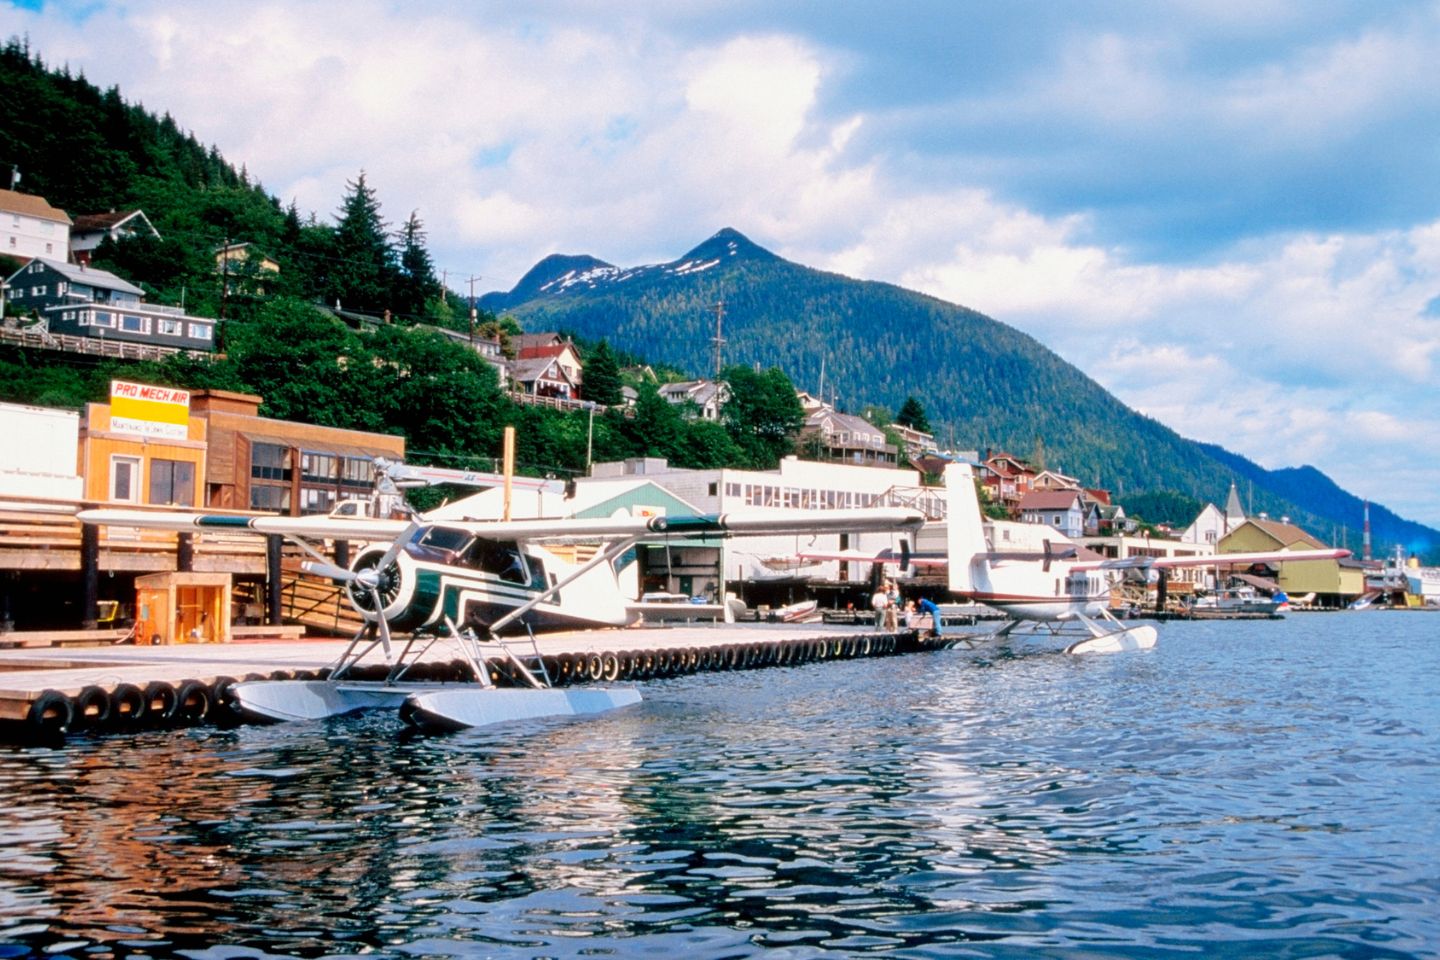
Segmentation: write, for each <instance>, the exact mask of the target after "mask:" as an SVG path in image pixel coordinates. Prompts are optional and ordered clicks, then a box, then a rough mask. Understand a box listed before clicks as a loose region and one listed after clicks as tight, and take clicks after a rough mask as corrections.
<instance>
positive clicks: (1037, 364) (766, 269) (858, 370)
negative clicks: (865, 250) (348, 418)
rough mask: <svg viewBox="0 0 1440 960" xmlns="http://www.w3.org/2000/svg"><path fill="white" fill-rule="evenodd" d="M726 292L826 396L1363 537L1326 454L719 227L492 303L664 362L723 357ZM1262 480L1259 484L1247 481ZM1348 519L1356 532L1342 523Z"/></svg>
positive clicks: (1143, 488) (970, 444)
mask: <svg viewBox="0 0 1440 960" xmlns="http://www.w3.org/2000/svg"><path fill="white" fill-rule="evenodd" d="M721 301H723V302H724V304H725V312H724V330H723V335H724V338H725V340H726V344H725V362H726V363H741V364H750V363H761V364H763V365H765V366H772V365H773V366H779V367H780V368H781V369H783V370H784V371H785V372H786V373H787V374H788V375H789V376H790V377H791V379H792V380H794V381H795V383H796V384H797V385H798V386H801V387H802V388H807V389H810V390H811V391H812V392H813V391H814V390H815V389H817V388H818V385H819V380H820V376H821V361H822V358H823V361H824V364H825V367H824V370H825V374H824V376H825V384H826V387H825V391H826V395H827V399H828V398H829V396H830V393H831V389H832V385H833V387H834V389H835V390H836V391H837V392H838V395H839V399H840V403H841V405H842V407H847V406H848V408H849V409H850V410H852V411H853V410H856V409H858V408H859V407H860V406H862V405H864V404H867V403H876V404H883V405H885V406H888V407H889V408H890V409H891V410H898V409H899V407H900V405H901V404H902V403H903V402H904V400H905V398H906V397H907V396H909V395H912V394H913V395H914V396H916V397H918V398H920V400H921V401H922V402H923V403H924V406H925V409H926V412H927V413H928V415H929V419H930V422H931V423H932V424H934V425H935V427H936V431H937V439H938V440H939V441H941V443H942V444H943V443H945V442H947V441H949V439H950V437H951V436H952V432H951V431H952V429H953V437H954V440H955V443H956V445H957V446H959V447H961V448H979V449H982V450H983V449H985V448H991V449H994V450H1006V451H1009V452H1012V453H1016V454H1019V455H1021V456H1027V455H1029V454H1031V453H1032V451H1034V450H1035V449H1036V446H1037V440H1043V445H1044V451H1045V460H1046V464H1047V465H1048V466H1050V467H1051V468H1053V469H1059V470H1062V471H1064V472H1065V473H1068V474H1070V475H1072V476H1075V477H1078V478H1080V479H1081V480H1082V481H1083V482H1085V483H1087V484H1099V485H1103V486H1105V487H1106V488H1108V489H1110V490H1112V491H1114V492H1115V493H1116V494H1117V495H1118V497H1119V499H1120V501H1121V502H1122V503H1123V502H1124V499H1125V495H1126V494H1139V493H1143V492H1147V491H1160V490H1173V491H1177V492H1179V493H1183V494H1186V495H1188V496H1191V497H1194V498H1195V499H1197V500H1200V501H1202V502H1203V501H1210V502H1215V503H1218V504H1223V502H1224V498H1225V496H1226V494H1227V492H1228V491H1229V489H1230V483H1231V482H1232V481H1235V482H1236V483H1238V484H1239V485H1240V487H1241V489H1242V490H1243V491H1244V492H1245V494H1246V499H1247V501H1248V502H1247V507H1249V508H1251V509H1253V510H1254V511H1255V512H1257V513H1258V512H1261V511H1264V512H1267V513H1269V514H1270V515H1271V516H1274V517H1279V516H1282V515H1288V516H1289V517H1291V519H1292V520H1294V521H1295V522H1296V523H1299V524H1300V525H1302V526H1304V527H1306V528H1307V529H1309V531H1310V532H1311V533H1313V534H1314V535H1315V536H1317V537H1320V538H1322V539H1326V540H1328V539H1330V538H1331V537H1332V536H1337V537H1340V538H1343V539H1345V540H1346V541H1347V543H1348V544H1349V546H1350V547H1351V548H1352V549H1355V550H1356V551H1357V552H1358V548H1359V544H1360V533H1359V531H1360V527H1361V522H1362V521H1361V506H1360V501H1359V500H1358V499H1356V498H1355V497H1353V496H1351V495H1349V494H1347V493H1345V492H1344V491H1342V490H1340V489H1339V488H1338V487H1336V486H1335V485H1334V483H1333V482H1331V481H1330V480H1329V479H1328V478H1326V477H1325V476H1324V475H1323V474H1321V473H1320V472H1319V471H1316V470H1314V469H1313V468H1309V467H1307V468H1303V469H1300V470H1279V471H1267V470H1265V469H1263V468H1262V467H1260V466H1258V465H1256V464H1254V463H1252V462H1251V461H1249V460H1246V459H1245V458H1243V457H1240V456H1237V455H1235V454H1232V453H1229V452H1227V451H1225V450H1223V449H1222V448H1220V447H1215V446H1210V445H1206V444H1201V443H1197V442H1195V441H1192V440H1187V439H1185V438H1184V437H1181V436H1180V435H1179V434H1177V433H1175V431H1173V430H1171V429H1169V428H1168V427H1166V426H1164V425H1162V424H1160V423H1159V422H1157V421H1155V420H1153V419H1151V418H1149V417H1146V416H1143V415H1141V414H1139V413H1136V412H1135V411H1134V410H1131V409H1130V408H1128V407H1126V406H1125V405H1124V404H1123V403H1121V402H1120V401H1119V400H1117V399H1116V398H1115V397H1114V396H1112V395H1111V394H1110V393H1109V392H1107V391H1106V390H1105V389H1104V388H1102V387H1101V386H1100V385H1099V384H1097V383H1096V382H1095V381H1093V380H1091V379H1090V378H1089V377H1087V376H1086V375H1085V374H1084V373H1082V372H1080V371H1079V370H1078V369H1076V368H1075V367H1074V366H1072V365H1070V364H1069V363H1066V362H1065V361H1064V360H1062V359H1060V357H1058V356H1056V355H1055V354H1054V353H1053V352H1051V351H1050V350H1049V349H1047V348H1046V347H1044V346H1043V345H1041V344H1040V343H1039V342H1037V341H1036V340H1035V339H1033V338H1032V337H1029V336H1027V335H1026V334H1023V333H1021V332H1020V331H1018V330H1015V329H1014V328H1012V327H1008V326H1006V325H1005V324H1003V323H1000V322H998V321H996V320H992V319H991V318H989V317H986V316H984V315H983V314H980V313H977V312H976V311H974V310H969V309H966V308H965V307H960V306H956V305H954V304H951V303H946V302H944V301H942V300H938V299H936V298H934V297H929V296H926V295H924V294H920V293H915V292H913V291H910V290H905V289H902V288H900V287H897V286H894V285H892V284H888V283H877V282H873V281H862V280H853V279H850V278H848V277H843V276H840V275H838V274H834V273H826V272H824V271H820V270H814V269H811V268H809V267H804V266H801V265H799V264H795V263H790V262H789V261H786V260H783V259H781V258H780V257H777V256H776V255H775V254H773V253H771V252H769V251H768V250H765V249H763V248H761V247H759V246H757V245H756V244H754V243H752V242H751V241H750V240H748V239H747V238H745V237H744V236H743V235H741V234H740V233H738V232H736V231H735V230H731V229H725V230H721V231H720V232H719V233H717V234H716V235H715V236H713V237H711V238H710V239H709V240H706V241H705V242H704V243H702V244H700V245H699V246H698V247H696V248H695V249H693V250H691V251H690V252H689V253H687V254H685V255H684V256H683V257H680V258H679V259H678V260H674V261H672V262H670V263H662V264H653V265H649V266H643V267H635V268H629V269H622V268H619V267H615V266H613V265H611V264H608V263H606V262H604V261H603V260H598V259H596V258H595V257H591V256H560V255H556V256H551V257H547V258H545V259H544V260H542V261H540V262H539V263H538V264H536V265H535V267H534V268H533V269H531V270H530V271H529V272H528V273H527V274H526V275H525V276H524V277H523V278H521V280H520V282H519V283H518V284H516V286H515V288H514V289H513V290H511V291H510V292H508V293H490V294H487V295H485V296H484V297H483V298H481V304H482V305H483V306H484V307H485V308H487V309H488V310H491V311H494V312H497V313H499V312H505V313H508V314H510V315H512V316H514V317H516V318H517V319H519V320H520V321H521V322H522V324H523V325H524V326H525V327H526V329H529V330H564V331H568V332H572V333H574V334H575V335H577V336H580V337H583V338H586V339H590V340H599V339H601V338H606V339H608V340H609V341H610V343H611V345H612V346H614V347H616V348H618V349H620V350H624V351H628V352H630V353H634V354H638V355H641V356H645V357H647V358H648V359H649V360H651V361H652V362H656V363H665V364H670V365H673V366H676V367H679V368H681V369H685V370H690V371H694V372H697V373H698V372H703V371H708V370H712V369H713V367H714V354H713V349H714V348H713V345H712V342H711V338H712V337H713V336H714V335H715V305H716V304H717V303H719V302H721ZM1252 486H1253V490H1252V489H1249V488H1250V487H1252ZM1371 522H1372V528H1373V531H1374V537H1375V541H1376V543H1377V544H1378V543H1392V544H1393V543H1403V544H1405V545H1406V546H1407V547H1409V548H1410V549H1413V550H1418V551H1420V552H1423V553H1428V554H1431V555H1432V556H1433V555H1435V554H1436V553H1437V552H1440V532H1437V531H1435V530H1432V529H1430V528H1428V527H1424V526H1422V525H1420V524H1417V523H1411V522H1408V521H1405V520H1401V519H1400V518H1398V517H1396V516H1395V515H1394V514H1393V513H1391V512H1390V511H1388V510H1385V509H1384V508H1382V507H1376V506H1372V507H1371ZM1342 528H1348V532H1342Z"/></svg>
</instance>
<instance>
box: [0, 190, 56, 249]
mask: <svg viewBox="0 0 1440 960" xmlns="http://www.w3.org/2000/svg"><path fill="white" fill-rule="evenodd" d="M70 226H71V222H70V217H69V216H67V215H66V213H65V211H64V210H60V209H57V208H55V207H52V206H50V204H49V202H48V201H47V200H46V199H45V198H44V197H37V196H34V195H32V194H28V193H18V192H16V191H14V190H0V253H4V254H8V255H9V256H12V257H49V258H52V259H57V260H65V259H66V258H68V257H69V256H70Z"/></svg>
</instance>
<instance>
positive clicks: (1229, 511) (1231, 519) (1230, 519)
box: [1225, 480, 1245, 531]
mask: <svg viewBox="0 0 1440 960" xmlns="http://www.w3.org/2000/svg"><path fill="white" fill-rule="evenodd" d="M1244 522H1245V511H1244V509H1243V508H1242V507H1241V506H1240V493H1239V491H1237V490H1236V489H1235V481H1234V480H1231V481H1230V496H1229V497H1227V498H1226V499H1225V529H1226V530H1227V531H1229V530H1234V529H1235V528H1236V527H1238V526H1240V524H1242V523H1244Z"/></svg>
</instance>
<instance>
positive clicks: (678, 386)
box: [660, 380, 730, 420]
mask: <svg viewBox="0 0 1440 960" xmlns="http://www.w3.org/2000/svg"><path fill="white" fill-rule="evenodd" d="M660 396H661V397H662V398H664V399H665V400H666V401H667V402H668V403H672V404H675V405H676V406H684V405H685V404H693V405H694V410H695V411H696V413H695V414H693V415H692V416H699V417H700V418H701V419H702V420H719V419H720V410H721V408H722V407H724V406H725V404H726V403H727V402H729V400H730V385H729V384H727V383H725V382H724V381H723V380H682V381H680V382H679V383H667V384H664V385H663V386H661V387H660ZM686 409H689V408H686Z"/></svg>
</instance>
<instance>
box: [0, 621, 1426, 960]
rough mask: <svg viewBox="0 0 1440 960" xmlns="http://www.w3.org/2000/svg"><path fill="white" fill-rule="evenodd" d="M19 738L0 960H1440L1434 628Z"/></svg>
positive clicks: (922, 658) (0, 873)
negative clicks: (415, 711) (466, 959)
mask: <svg viewBox="0 0 1440 960" xmlns="http://www.w3.org/2000/svg"><path fill="white" fill-rule="evenodd" d="M643 689H644V693H645V696H646V698H647V699H646V701H645V703H643V704H641V705H640V706H638V707H634V708H629V709H627V710H625V711H622V712H619V713H616V714H612V715H609V716H606V717H603V718H600V719H591V720H585V721H568V722H560V721H551V722H544V723H537V724H534V725H531V726H528V727H524V728H518V729H511V730H508V731H506V732H503V733H496V732H471V733H465V734H456V735H449V736H435V737H410V736H407V735H405V734H404V733H403V732H402V730H401V728H400V727H399V725H398V722H397V721H396V719H395V718H394V717H393V716H388V715H371V716H367V717H363V718H351V719H343V720H337V721H332V722H328V723H325V724H307V725H298V724H297V725H286V726H275V727H244V728H240V729H236V730H217V729H199V730H190V731H185V732H178V733H177V732H164V733H159V732H157V733H148V734H139V735H128V736H110V737H105V738H98V739H90V740H85V739H76V740H73V741H72V742H71V743H69V744H68V745H67V746H65V747H63V748H58V749H42V748H16V747H0V958H4V957H10V956H23V955H28V954H31V953H34V954H42V953H44V954H50V955H66V956H72V957H126V956H140V955H144V956H151V957H160V956H188V957H206V958H227V957H234V956H259V955H262V954H263V955H271V956H301V957H318V956H328V955H337V954H352V953H361V952H367V953H374V954H381V955H386V956H397V957H400V956H406V957H408V956H457V955H458V956H499V957H580V956H584V957H594V956H602V957H603V956H611V957H647V956H658V957H667V958H688V957H742V956H752V955H764V956H770V957H777V958H778V957H815V956H823V957H850V956H857V955H868V954H878V955H889V956H917V957H920V956H925V957H930V956H936V957H949V956H980V957H1035V956H1055V957H1081V956H1083V957H1100V956H1106V957H1109V956H1123V957H1154V956H1170V955H1173V956H1186V957H1189V956H1227V957H1230V956H1233V957H1250V956H1273V957H1313V956H1344V957H1411V956H1436V955H1440V812H1437V811H1440V703H1437V693H1440V615H1434V614H1407V613H1393V614H1391V613H1364V614H1329V615H1321V614H1312V615H1295V616H1292V617H1290V618H1289V619H1288V620H1285V621H1283V622H1262V623H1221V624H1171V625H1166V626H1165V627H1164V628H1163V629H1162V636H1161V644H1160V647H1159V648H1158V649H1156V650H1153V651H1149V652H1146V653H1141V654H1123V655H1115V656H1096V657H1066V656H1064V655H1061V654H1056V653H1050V652H1044V651H1043V650H1039V649H1028V648H1027V649H1024V650H1021V651H1020V652H1017V653H1015V654H1013V655H991V656H982V655H977V654H975V653H967V652H945V653H936V654H924V655H916V656H908V657H897V658H888V659H879V660H865V661H845V662H830V663H822V664H814V665H808V666H804V667H794V668H779V669H768V670H757V671H747V672H742V673H728V674H709V675H701V676H691V677H685V678H679V679H673V680H666V681H656V682H651V683H648V684H645V685H643Z"/></svg>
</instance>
